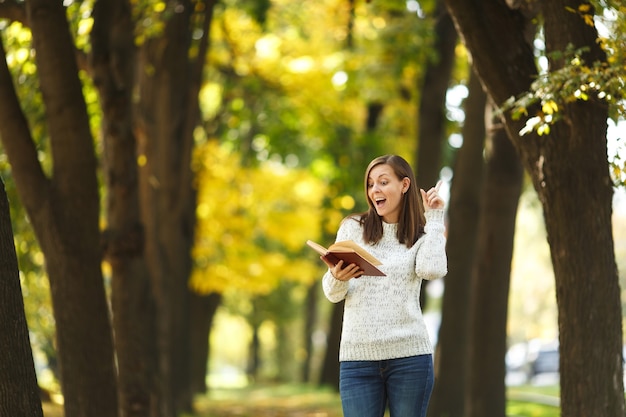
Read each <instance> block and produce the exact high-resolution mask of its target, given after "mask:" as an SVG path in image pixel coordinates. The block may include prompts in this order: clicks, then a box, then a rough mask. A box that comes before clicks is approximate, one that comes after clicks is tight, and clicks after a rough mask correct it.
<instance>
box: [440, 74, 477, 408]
mask: <svg viewBox="0 0 626 417" xmlns="http://www.w3.org/2000/svg"><path fill="white" fill-rule="evenodd" d="M468 88H469V96H468V98H467V99H466V101H465V105H464V107H465V124H464V125H463V132H462V133H463V146H462V147H461V149H459V151H458V153H457V158H456V162H455V167H454V178H453V179H452V187H451V189H450V204H449V208H448V218H449V222H448V230H449V232H448V241H447V247H446V252H447V253H448V262H449V264H448V275H446V277H445V278H444V279H445V291H444V293H443V302H442V303H443V304H442V308H441V326H440V327H439V340H438V343H437V353H436V355H435V368H436V371H435V387H434V391H433V395H432V399H431V402H430V406H429V409H428V415H429V416H431V417H439V416H442V417H443V416H448V417H462V416H464V415H465V414H464V406H465V392H466V390H465V388H466V387H465V379H466V375H467V370H468V364H467V357H468V356H467V351H468V344H469V342H468V337H469V330H468V329H469V311H470V288H471V286H470V282H471V276H472V267H473V264H474V257H475V253H476V240H477V233H478V220H479V214H480V211H481V204H480V194H481V190H482V184H483V166H484V162H483V149H484V142H485V106H486V101H487V96H486V94H485V92H484V91H483V89H482V86H481V84H480V80H479V79H478V76H477V75H476V74H475V73H473V72H472V73H471V74H470V81H469V85H468Z"/></svg>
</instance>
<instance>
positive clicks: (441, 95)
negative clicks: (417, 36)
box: [415, 0, 458, 189]
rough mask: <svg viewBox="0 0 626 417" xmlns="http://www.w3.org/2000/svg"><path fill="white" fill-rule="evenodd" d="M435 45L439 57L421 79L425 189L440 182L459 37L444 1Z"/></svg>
mask: <svg viewBox="0 0 626 417" xmlns="http://www.w3.org/2000/svg"><path fill="white" fill-rule="evenodd" d="M436 14H437V23H436V25H435V34H434V36H435V42H434V45H433V46H432V48H433V50H434V52H435V53H436V58H435V59H433V60H432V61H429V62H428V65H427V66H426V71H425V73H424V78H423V79H422V80H421V86H420V91H421V96H420V105H419V113H418V116H417V117H418V119H417V120H418V147H417V155H416V161H417V166H416V170H415V171H416V172H415V174H416V175H417V178H418V182H419V184H420V186H421V187H423V188H424V189H428V188H430V187H432V186H434V185H435V183H436V182H437V180H438V179H439V170H440V169H441V154H442V148H443V144H444V143H445V142H446V139H447V137H446V121H447V118H446V94H447V92H448V87H449V86H450V79H451V76H452V68H453V67H454V62H455V60H456V59H455V53H454V49H455V47H456V44H457V40H458V37H457V35H456V30H455V29H454V24H453V23H452V18H451V17H450V15H449V14H448V12H447V11H446V9H445V5H444V3H443V0H438V1H437V10H436Z"/></svg>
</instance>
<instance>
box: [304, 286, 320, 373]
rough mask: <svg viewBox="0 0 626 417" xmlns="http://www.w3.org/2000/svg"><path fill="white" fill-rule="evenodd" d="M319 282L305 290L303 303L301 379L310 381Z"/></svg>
mask: <svg viewBox="0 0 626 417" xmlns="http://www.w3.org/2000/svg"><path fill="white" fill-rule="evenodd" d="M318 294H319V283H318V282H314V283H313V284H311V285H310V286H309V288H308V290H307V292H306V302H305V305H304V308H305V311H304V352H305V356H304V360H303V362H302V381H303V382H311V359H312V357H313V331H314V330H315V318H316V317H317V310H318V308H317V302H318V298H319V297H318Z"/></svg>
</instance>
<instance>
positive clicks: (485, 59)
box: [447, 0, 624, 417]
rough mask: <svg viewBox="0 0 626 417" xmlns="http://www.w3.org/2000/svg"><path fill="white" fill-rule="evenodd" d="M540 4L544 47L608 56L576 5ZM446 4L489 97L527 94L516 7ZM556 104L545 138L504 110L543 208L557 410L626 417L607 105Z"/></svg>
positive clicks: (526, 58) (589, 58) (527, 51)
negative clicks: (552, 285)
mask: <svg viewBox="0 0 626 417" xmlns="http://www.w3.org/2000/svg"><path fill="white" fill-rule="evenodd" d="M541 4H542V6H543V7H544V10H543V12H544V19H545V35H546V52H547V53H550V52H553V51H555V50H564V48H565V46H564V42H565V41H567V42H571V43H572V44H573V45H574V47H582V46H586V47H588V48H589V51H590V52H589V53H587V54H585V56H583V58H584V59H585V61H586V62H588V63H591V62H593V61H594V60H600V61H602V60H603V59H604V54H603V53H602V51H601V50H600V49H599V46H598V44H597V43H596V38H597V33H596V30H595V28H593V27H591V26H588V25H587V24H586V23H585V22H584V20H583V18H582V17H581V16H579V15H578V14H577V13H571V12H570V11H569V10H578V6H579V5H580V3H579V2H576V1H564V0H552V1H550V2H542V3H541ZM447 5H448V8H449V10H450V12H451V14H452V16H453V18H454V20H455V24H456V26H457V30H458V31H459V33H461V34H462V35H463V38H464V41H465V43H466V45H467V47H468V49H469V50H470V51H471V54H472V59H473V64H474V67H475V68H476V70H477V72H478V74H479V75H480V77H481V79H482V81H483V84H484V85H485V86H486V87H487V90H488V92H489V94H490V96H491V97H492V98H493V100H494V102H495V103H497V104H501V103H503V102H504V101H505V100H506V99H508V98H509V97H511V96H518V95H519V94H521V93H522V92H524V91H527V90H528V89H529V88H530V85H531V82H532V80H533V78H534V77H535V76H536V74H537V71H536V68H535V61H534V56H533V53H532V49H531V48H530V46H529V45H528V43H527V42H526V41H525V39H524V18H523V16H522V15H521V13H520V12H518V11H511V10H510V9H509V8H508V7H507V5H506V4H505V2H504V1H502V0H491V1H489V2H487V3H485V2H480V1H477V0H473V1H467V0H447ZM553 64H557V65H558V63H553ZM560 110H561V112H562V115H563V116H564V118H563V120H561V121H560V122H558V123H557V124H556V125H554V126H552V128H551V132H550V135H549V136H547V137H539V136H537V135H536V134H534V133H533V134H529V135H527V136H525V137H523V138H520V137H519V136H518V132H519V131H520V130H521V129H522V127H523V125H524V123H525V121H524V120H519V121H515V120H512V119H511V118H510V117H509V115H505V119H504V120H505V123H506V128H507V131H508V135H509V138H510V139H511V140H512V141H513V143H514V144H515V146H516V148H517V149H518V152H519V154H520V155H521V157H522V162H523V165H524V167H525V169H526V170H527V171H528V172H529V173H530V175H531V179H532V182H533V186H534V187H535V190H536V191H537V193H538V195H539V199H540V201H541V203H542V206H543V211H544V218H545V223H546V230H547V234H548V242H549V244H550V253H551V257H552V263H553V266H554V272H555V281H556V292H557V304H558V311H559V338H560V349H561V362H560V367H561V368H560V369H561V371H560V374H561V407H562V408H561V412H562V415H563V416H564V417H576V416H581V417H582V416H587V417H595V416H598V417H599V416H609V415H610V416H618V417H619V416H624V390H623V380H622V377H623V375H622V371H623V366H622V352H621V350H622V327H621V321H622V317H621V306H620V291H619V284H618V275H617V268H616V264H615V255H614V248H613V237H612V225H611V210H612V208H611V205H612V193H613V190H612V184H611V181H610V177H609V171H608V162H607V152H606V120H607V109H606V107H605V106H603V105H601V103H599V102H598V101H597V100H596V99H595V98H594V97H591V99H590V100H589V101H586V102H575V103H570V104H567V105H565V106H564V107H563V108H562V109H560ZM531 114H532V109H531Z"/></svg>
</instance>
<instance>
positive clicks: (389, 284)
mask: <svg viewBox="0 0 626 417" xmlns="http://www.w3.org/2000/svg"><path fill="white" fill-rule="evenodd" d="M425 215H426V226H425V228H424V231H425V234H424V235H423V236H422V237H421V238H420V239H418V240H417V242H416V243H415V244H414V245H413V246H412V247H411V248H407V247H406V245H404V244H401V243H399V242H398V239H397V237H396V230H397V227H398V225H397V224H388V223H384V222H383V237H382V238H381V240H380V241H379V242H377V243H376V244H374V245H370V244H367V243H365V242H364V241H363V229H362V227H361V226H360V225H359V222H358V220H355V219H352V218H348V219H346V220H344V221H343V223H342V224H341V226H340V227H339V231H338V232H337V241H342V240H354V241H355V242H356V243H358V244H359V245H361V246H363V247H364V248H365V249H366V250H367V251H368V252H370V253H371V254H372V255H374V256H375V257H376V258H378V260H380V261H381V262H382V265H381V266H380V267H379V269H380V270H381V271H383V272H384V273H385V274H387V276H384V277H376V276H362V277H360V278H356V279H351V280H349V281H348V282H344V281H339V280H337V279H335V278H334V277H333V276H332V274H331V273H330V270H328V271H327V272H326V274H324V277H323V279H322V285H323V288H324V294H325V295H326V297H327V298H328V299H329V300H330V301H331V302H333V303H337V302H339V301H341V300H343V299H345V300H346V303H345V307H344V318H343V330H342V335H341V346H340V349H339V360H340V361H357V360H363V361H368V360H385V359H392V358H404V357H408V356H415V355H421V354H428V353H432V351H433V348H432V345H431V343H430V339H429V336H428V332H427V329H426V324H425V323H424V319H423V317H422V310H421V308H420V304H419V298H420V289H421V283H422V279H428V280H430V279H435V278H441V277H443V276H444V275H446V274H447V272H448V261H447V257H446V252H445V245H446V238H445V236H444V224H443V210H429V211H427V212H426V214H425Z"/></svg>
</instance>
